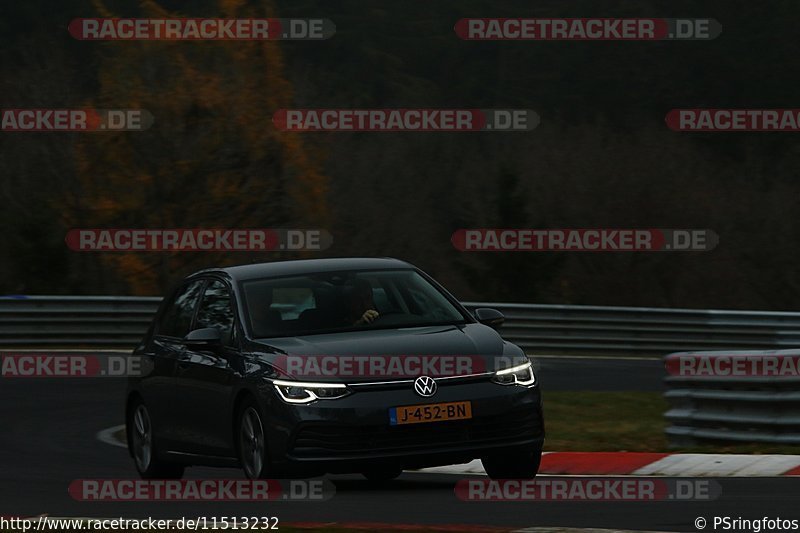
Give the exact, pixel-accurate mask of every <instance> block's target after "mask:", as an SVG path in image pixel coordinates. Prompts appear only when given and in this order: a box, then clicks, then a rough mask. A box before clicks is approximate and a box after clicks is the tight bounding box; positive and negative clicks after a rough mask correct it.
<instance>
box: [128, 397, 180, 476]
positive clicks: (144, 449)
mask: <svg viewBox="0 0 800 533" xmlns="http://www.w3.org/2000/svg"><path fill="white" fill-rule="evenodd" d="M125 430H126V431H127V435H128V448H129V450H130V453H131V457H133V464H134V466H135V467H136V471H137V472H139V476H141V478H142V479H180V478H182V477H183V471H184V467H183V465H180V464H177V463H171V462H169V461H163V460H162V459H160V458H159V457H158V448H157V446H156V438H155V435H154V432H153V422H152V418H151V417H150V411H149V410H148V409H147V406H146V405H145V404H144V402H142V401H141V400H136V401H134V402H133V403H132V404H131V407H130V409H129V410H128V415H127V417H126V421H125Z"/></svg>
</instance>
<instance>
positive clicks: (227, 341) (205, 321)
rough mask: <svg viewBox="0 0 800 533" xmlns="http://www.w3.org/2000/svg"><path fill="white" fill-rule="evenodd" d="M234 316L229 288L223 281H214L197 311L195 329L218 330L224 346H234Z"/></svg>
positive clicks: (208, 287) (207, 288)
mask: <svg viewBox="0 0 800 533" xmlns="http://www.w3.org/2000/svg"><path fill="white" fill-rule="evenodd" d="M233 322H234V315H233V309H232V307H231V295H230V292H229V291H228V287H226V286H225V284H224V283H222V282H221V281H212V282H211V283H209V284H208V286H207V287H206V290H205V292H204V293H203V299H202V300H201V301H200V309H199V310H198V311H197V323H196V324H195V329H200V328H217V329H218V330H219V332H220V334H221V335H222V344H223V345H225V346H231V345H232V344H233V329H234V328H233Z"/></svg>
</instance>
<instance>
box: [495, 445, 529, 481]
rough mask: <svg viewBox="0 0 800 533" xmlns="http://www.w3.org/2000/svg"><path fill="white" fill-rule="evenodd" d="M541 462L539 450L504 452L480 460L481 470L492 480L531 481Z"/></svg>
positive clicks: (517, 449)
mask: <svg viewBox="0 0 800 533" xmlns="http://www.w3.org/2000/svg"><path fill="white" fill-rule="evenodd" d="M541 461H542V449H541V448H533V449H530V448H516V449H513V450H505V451H503V452H497V453H493V454H490V455H487V456H486V457H484V458H482V459H481V463H483V469H484V470H486V473H487V474H488V475H489V477H490V478H492V479H533V478H535V477H536V473H537V472H538V471H539V464H540V463H541Z"/></svg>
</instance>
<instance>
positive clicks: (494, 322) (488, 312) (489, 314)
mask: <svg viewBox="0 0 800 533" xmlns="http://www.w3.org/2000/svg"><path fill="white" fill-rule="evenodd" d="M475 318H476V319H477V320H478V322H480V323H481V324H483V325H485V326H489V327H490V328H492V329H499V328H500V326H502V325H503V322H505V321H506V317H505V316H503V313H501V312H500V311H498V310H497V309H491V308H489V307H479V308H478V309H476V310H475Z"/></svg>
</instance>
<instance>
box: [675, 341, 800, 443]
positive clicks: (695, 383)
mask: <svg viewBox="0 0 800 533" xmlns="http://www.w3.org/2000/svg"><path fill="white" fill-rule="evenodd" d="M665 366H666V368H667V371H668V376H667V378H666V379H665V382H666V385H667V389H668V390H667V391H666V392H665V393H664V397H665V398H666V399H667V401H668V402H669V404H670V409H669V410H668V411H667V412H666V413H665V415H664V416H665V417H666V419H667V421H668V422H669V423H670V424H671V425H670V426H668V427H667V429H666V433H667V437H668V439H669V442H670V444H672V445H673V446H690V445H693V444H698V443H701V442H704V441H705V442H708V441H720V442H723V441H724V442H741V443H745V442H750V443H758V442H761V443H772V444H787V445H794V444H800V387H799V386H800V376H798V372H797V370H798V368H799V367H800V350H779V351H762V352H757V351H729V352H684V353H674V354H670V355H668V356H667V357H665Z"/></svg>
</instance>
